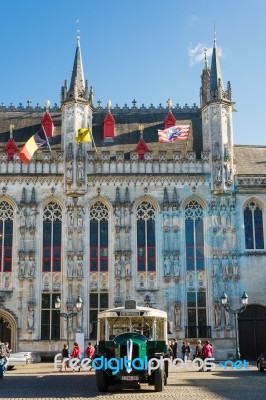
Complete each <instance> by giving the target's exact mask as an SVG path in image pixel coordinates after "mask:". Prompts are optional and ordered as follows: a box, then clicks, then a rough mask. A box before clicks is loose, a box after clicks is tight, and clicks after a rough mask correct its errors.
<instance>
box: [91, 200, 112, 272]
mask: <svg viewBox="0 0 266 400" xmlns="http://www.w3.org/2000/svg"><path fill="white" fill-rule="evenodd" d="M90 271H91V272H99V271H101V272H107V271H108V209H107V207H106V205H105V204H103V203H102V202H101V201H97V202H96V203H94V204H93V205H92V206H91V208H90Z"/></svg>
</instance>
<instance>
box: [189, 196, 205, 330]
mask: <svg viewBox="0 0 266 400" xmlns="http://www.w3.org/2000/svg"><path fill="white" fill-rule="evenodd" d="M185 228H186V267H187V271H189V272H188V274H187V275H188V280H189V287H188V291H187V326H186V336H187V337H189V338H198V337H209V332H208V327H207V313H206V304H207V302H206V292H205V291H203V290H202V289H200V290H199V284H198V273H197V271H203V270H204V269H205V263H204V231H203V209H202V207H201V205H200V204H199V203H198V202H196V201H194V200H193V201H191V202H190V203H189V204H188V205H187V206H186V208H185Z"/></svg>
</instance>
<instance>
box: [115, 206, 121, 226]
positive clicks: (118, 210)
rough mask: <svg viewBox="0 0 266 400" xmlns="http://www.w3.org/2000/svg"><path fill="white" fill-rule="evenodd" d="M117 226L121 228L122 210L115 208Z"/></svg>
mask: <svg viewBox="0 0 266 400" xmlns="http://www.w3.org/2000/svg"><path fill="white" fill-rule="evenodd" d="M115 226H121V210H120V208H119V207H116V208H115Z"/></svg>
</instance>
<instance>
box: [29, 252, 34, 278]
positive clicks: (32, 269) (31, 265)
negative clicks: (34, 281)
mask: <svg viewBox="0 0 266 400" xmlns="http://www.w3.org/2000/svg"><path fill="white" fill-rule="evenodd" d="M28 268H29V275H30V276H32V277H34V276H35V260H34V258H32V257H31V258H30V259H29V262H28Z"/></svg>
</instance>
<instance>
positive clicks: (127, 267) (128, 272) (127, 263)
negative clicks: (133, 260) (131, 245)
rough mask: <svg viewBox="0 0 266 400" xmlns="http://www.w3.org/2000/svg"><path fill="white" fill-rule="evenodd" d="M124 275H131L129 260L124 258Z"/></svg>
mask: <svg viewBox="0 0 266 400" xmlns="http://www.w3.org/2000/svg"><path fill="white" fill-rule="evenodd" d="M125 274H126V275H130V274H131V265H130V259H129V258H126V261H125Z"/></svg>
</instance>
